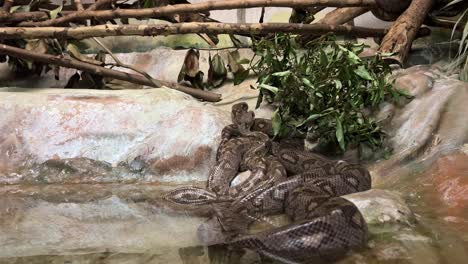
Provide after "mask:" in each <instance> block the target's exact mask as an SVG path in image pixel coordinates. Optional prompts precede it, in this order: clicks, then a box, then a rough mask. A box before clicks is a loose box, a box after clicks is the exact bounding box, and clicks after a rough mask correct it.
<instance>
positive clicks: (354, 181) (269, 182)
mask: <svg viewBox="0 0 468 264" xmlns="http://www.w3.org/2000/svg"><path fill="white" fill-rule="evenodd" d="M231 117H232V121H233V124H231V125H229V126H227V127H225V128H224V129H223V131H222V141H221V143H220V146H219V148H218V153H217V161H216V165H215V166H214V168H213V169H212V171H211V172H210V175H209V180H208V184H207V189H202V188H198V187H191V186H188V187H182V188H178V189H176V190H173V191H171V192H169V193H167V194H166V196H165V198H166V199H167V200H169V201H171V202H173V203H177V204H179V205H180V204H182V205H189V206H201V205H211V206H212V207H213V217H212V218H211V219H210V220H209V221H208V222H207V223H206V225H205V226H204V228H205V229H207V228H211V227H213V228H214V226H218V227H219V229H221V231H222V233H223V234H225V236H224V238H225V240H226V241H221V242H222V243H225V244H229V245H232V246H236V247H241V248H249V249H253V250H256V251H258V252H260V253H262V254H263V255H266V256H269V257H272V258H275V259H277V260H281V261H283V262H286V263H298V262H299V263H304V262H306V263H308V262H310V261H316V260H324V259H329V258H330V257H331V258H335V257H337V256H341V255H343V254H344V253H346V252H347V251H349V250H350V249H352V248H356V247H360V246H363V245H365V244H366V242H367V237H368V231H367V225H366V223H365V221H364V219H363V217H362V215H361V213H360V212H359V210H358V209H357V207H356V206H355V205H354V204H353V203H351V202H350V201H348V200H346V199H344V198H341V197H340V196H342V195H345V194H350V193H355V192H361V191H366V190H368V189H370V188H371V178H370V175H369V172H368V171H367V170H366V169H365V168H363V167H361V166H359V165H354V164H349V163H347V162H345V161H334V160H329V159H327V158H325V157H323V156H321V155H317V154H314V153H310V152H305V151H301V150H297V149H296V148H290V147H288V146H284V144H280V143H276V142H272V141H271V140H270V136H272V127H271V123H270V122H269V121H268V120H265V119H259V118H257V119H256V118H255V117H254V114H253V112H251V111H248V106H247V104H245V103H239V104H236V105H234V106H233V108H232V114H231ZM244 170H250V171H251V174H250V176H249V177H248V178H247V179H246V180H244V181H243V182H242V183H240V184H238V185H237V186H230V184H231V181H232V179H233V178H235V176H236V175H237V174H238V173H239V171H244ZM288 175H291V176H288ZM277 214H286V215H287V216H289V217H290V219H291V223H290V224H288V225H286V226H282V227H279V228H273V229H270V230H267V231H264V232H261V233H256V234H248V228H249V225H250V224H251V223H253V222H254V221H256V220H258V219H263V218H265V217H266V216H271V215H277ZM200 239H201V240H207V238H206V237H204V235H203V232H201V235H200Z"/></svg>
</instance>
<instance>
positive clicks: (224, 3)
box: [0, 0, 376, 27]
mask: <svg viewBox="0 0 468 264" xmlns="http://www.w3.org/2000/svg"><path fill="white" fill-rule="evenodd" d="M269 6H276V7H292V8H300V7H313V6H327V7H350V6H361V7H375V6H376V3H375V0H238V1H232V0H218V1H207V2H201V3H194V4H178V5H169V6H163V7H156V8H142V9H116V10H102V11H87V10H86V11H81V12H80V11H78V12H75V13H73V14H70V15H68V16H64V17H59V18H55V19H50V20H46V21H43V22H36V23H35V22H23V23H20V25H19V26H35V27H45V26H56V25H63V24H65V23H68V22H72V21H79V20H84V19H90V18H94V19H105V20H111V19H116V18H158V17H161V16H168V15H174V14H181V13H200V12H205V11H210V10H226V9H239V8H253V7H269ZM0 21H2V20H1V19H0Z"/></svg>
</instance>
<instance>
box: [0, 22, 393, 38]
mask: <svg viewBox="0 0 468 264" xmlns="http://www.w3.org/2000/svg"><path fill="white" fill-rule="evenodd" d="M280 32H283V33H291V34H309V35H310V34H313V35H321V34H327V33H334V34H337V35H349V36H356V37H382V36H384V35H385V34H386V33H387V30H386V29H374V28H363V27H354V26H349V25H326V24H289V23H263V24H260V23H195V22H191V23H177V24H154V25H150V24H147V25H108V24H107V25H99V26H90V27H76V28H68V27H37V28H30V27H1V28H0V39H37V38H58V39H84V38H90V37H107V36H158V35H175V34H189V33H207V34H210V33H211V34H249V35H256V34H268V33H280Z"/></svg>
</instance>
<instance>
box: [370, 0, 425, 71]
mask: <svg viewBox="0 0 468 264" xmlns="http://www.w3.org/2000/svg"><path fill="white" fill-rule="evenodd" d="M433 4H434V0H413V1H412V2H411V5H410V6H409V7H408V9H406V11H405V12H404V13H403V14H402V15H401V16H400V17H399V18H398V19H397V21H395V23H393V25H392V27H391V28H390V31H389V32H388V34H387V35H386V36H385V37H384V39H383V40H382V43H381V44H380V49H379V51H381V52H383V53H394V54H395V55H393V56H391V57H389V58H388V59H387V60H388V61H389V62H391V63H394V62H396V63H398V64H400V65H403V64H404V62H405V60H406V57H407V56H408V53H409V51H410V49H411V45H412V43H413V40H414V39H415V38H416V35H417V33H418V31H419V28H420V27H421V25H422V23H423V22H424V19H425V18H426V16H427V14H428V13H429V11H430V10H431V7H432V5H433Z"/></svg>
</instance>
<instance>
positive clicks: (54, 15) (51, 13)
mask: <svg viewBox="0 0 468 264" xmlns="http://www.w3.org/2000/svg"><path fill="white" fill-rule="evenodd" d="M62 8H63V5H60V6H59V7H57V8H55V9H54V10H50V11H49V16H50V18H51V19H55V18H57V16H58V14H59V13H60V12H62Z"/></svg>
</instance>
